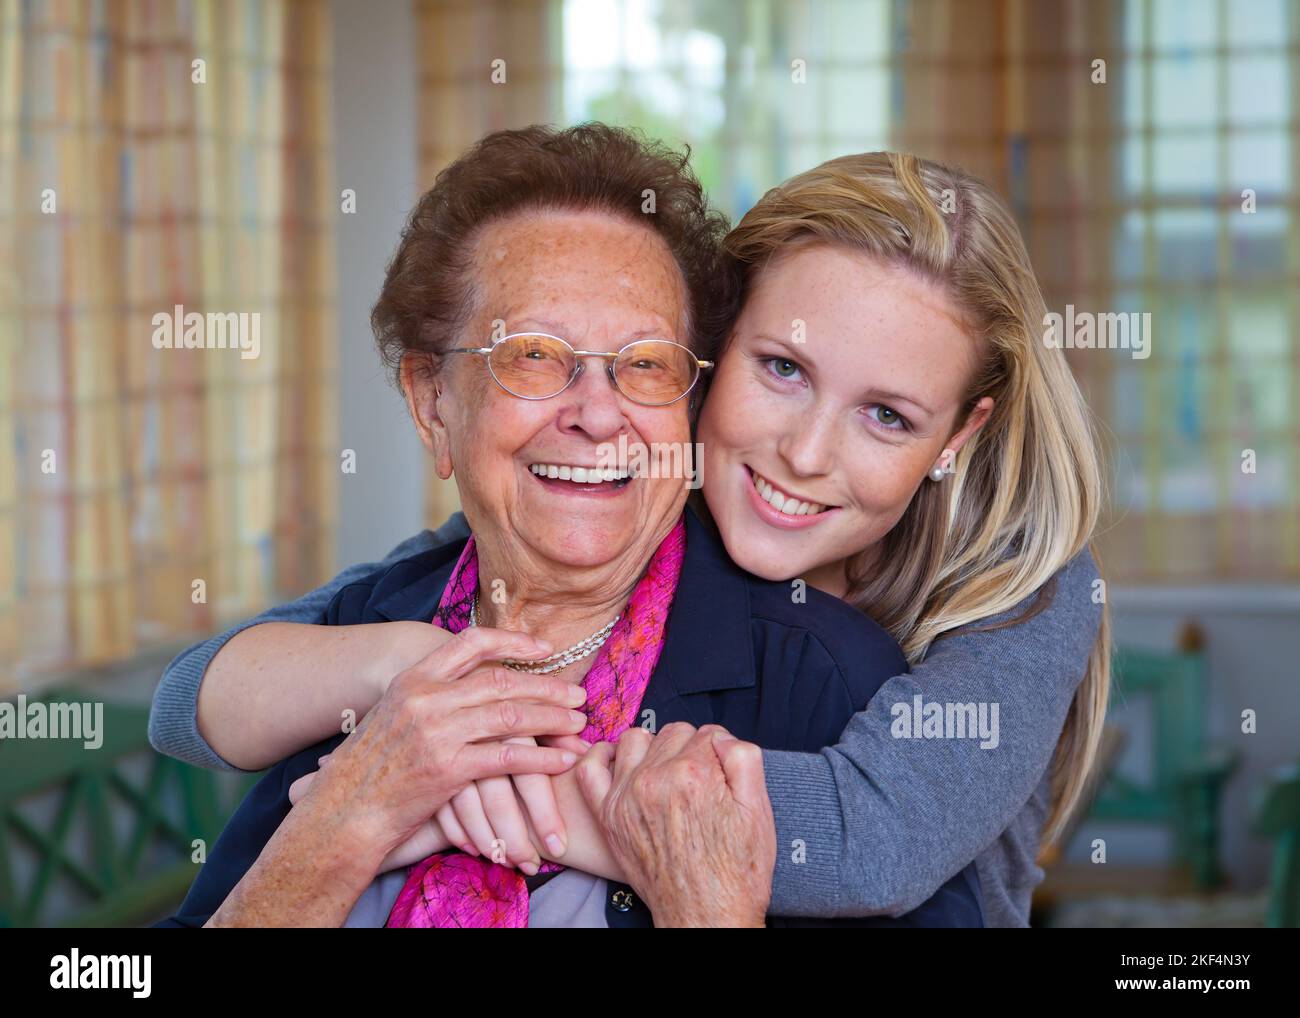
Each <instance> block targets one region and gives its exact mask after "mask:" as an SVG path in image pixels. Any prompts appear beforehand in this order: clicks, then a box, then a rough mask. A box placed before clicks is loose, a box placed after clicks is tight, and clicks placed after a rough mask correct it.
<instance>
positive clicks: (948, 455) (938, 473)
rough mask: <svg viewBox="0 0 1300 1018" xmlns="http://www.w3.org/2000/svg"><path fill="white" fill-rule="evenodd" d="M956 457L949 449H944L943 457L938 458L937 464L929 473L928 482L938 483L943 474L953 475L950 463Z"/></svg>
mask: <svg viewBox="0 0 1300 1018" xmlns="http://www.w3.org/2000/svg"><path fill="white" fill-rule="evenodd" d="M956 455H957V454H956V453H955V452H953V451H952V450H951V449H945V450H944V451H943V455H942V456H940V457H939V462H938V463H936V464H935V465H934V467H933V469H931V471H930V480H932V481H934V482H935V483H938V482H939V481H942V480H943V478H944V475H945V474H951V473H955V471H954V470H953V469H952V461H953V457H954V456H956Z"/></svg>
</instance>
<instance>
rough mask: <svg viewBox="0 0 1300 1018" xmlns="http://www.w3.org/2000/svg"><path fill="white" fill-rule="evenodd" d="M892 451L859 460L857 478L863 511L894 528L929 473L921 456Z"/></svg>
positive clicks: (854, 479)
mask: <svg viewBox="0 0 1300 1018" xmlns="http://www.w3.org/2000/svg"><path fill="white" fill-rule="evenodd" d="M892 452H896V450H881V451H880V453H879V454H878V455H875V456H865V455H864V456H861V457H858V458H857V468H856V470H855V472H854V473H855V476H854V478H853V491H854V495H855V497H856V499H857V503H858V505H859V506H861V507H862V511H863V512H864V513H866V514H867V515H869V516H871V517H873V518H879V519H881V520H884V521H886V522H887V523H888V525H889V526H891V527H892V526H893V525H894V524H895V523H897V522H898V520H899V519H900V518H901V517H902V515H903V513H904V512H905V511H906V510H907V507H908V505H909V504H910V503H911V501H912V497H913V496H914V495H915V494H916V490H917V488H918V487H919V486H920V484H921V483H922V482H923V481H924V480H925V474H926V471H925V467H924V464H922V462H921V461H920V460H919V459H918V458H917V457H915V456H913V455H906V456H897V455H888V453H892Z"/></svg>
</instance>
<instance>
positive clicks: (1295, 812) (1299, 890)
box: [1252, 764, 1300, 929]
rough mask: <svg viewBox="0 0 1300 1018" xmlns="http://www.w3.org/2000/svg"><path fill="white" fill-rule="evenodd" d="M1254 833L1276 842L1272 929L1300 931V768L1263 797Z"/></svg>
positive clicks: (1282, 773)
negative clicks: (1294, 929) (1297, 929)
mask: <svg viewBox="0 0 1300 1018" xmlns="http://www.w3.org/2000/svg"><path fill="white" fill-rule="evenodd" d="M1252 829H1253V831H1254V833H1256V834H1258V835H1260V836H1262V837H1266V838H1276V839H1277V841H1276V843H1275V844H1274V846H1273V867H1272V873H1271V876H1270V880H1269V900H1268V925H1269V926H1271V927H1273V928H1275V929H1293V928H1295V927H1300V764H1294V765H1292V766H1290V767H1286V768H1284V769H1283V770H1281V771H1279V772H1278V774H1277V776H1276V777H1275V778H1274V780H1273V783H1272V784H1270V785H1269V786H1268V788H1266V789H1265V790H1264V794H1263V795H1262V796H1261V797H1260V804H1259V809H1258V810H1257V811H1256V813H1255V822H1254V825H1253V828H1252Z"/></svg>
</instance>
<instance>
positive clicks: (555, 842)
mask: <svg viewBox="0 0 1300 1018" xmlns="http://www.w3.org/2000/svg"><path fill="white" fill-rule="evenodd" d="M546 847H547V848H548V849H550V850H551V855H564V839H563V838H561V837H560V836H559V835H558V834H548V835H547V836H546Z"/></svg>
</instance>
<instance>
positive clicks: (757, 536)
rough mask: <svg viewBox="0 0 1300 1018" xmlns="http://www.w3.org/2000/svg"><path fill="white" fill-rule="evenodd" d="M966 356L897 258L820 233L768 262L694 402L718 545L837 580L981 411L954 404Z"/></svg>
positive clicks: (952, 320)
mask: <svg viewBox="0 0 1300 1018" xmlns="http://www.w3.org/2000/svg"><path fill="white" fill-rule="evenodd" d="M801 323H802V324H801ZM976 356H977V354H976V344H975V340H974V339H973V338H971V336H970V335H969V334H968V333H967V332H966V331H965V329H964V328H963V326H962V324H961V321H960V315H959V312H958V310H957V308H956V307H955V306H954V305H953V304H952V302H951V300H950V299H949V298H948V297H947V295H946V294H945V292H944V291H943V289H942V288H941V287H939V286H937V285H935V284H933V283H931V282H929V281H927V280H925V279H922V278H921V277H920V276H919V275H917V274H915V273H913V272H910V271H908V270H906V269H902V268H899V267H896V266H890V265H883V264H881V263H879V262H877V261H876V260H875V259H873V258H871V257H869V256H867V255H865V254H861V253H858V252H855V251H851V250H848V249H844V248H839V247H830V246H826V245H820V244H818V245H809V246H803V247H800V248H796V249H794V250H793V251H792V252H791V253H789V254H787V255H784V256H782V257H781V258H779V259H777V260H776V261H775V262H773V263H772V264H771V265H770V266H769V267H768V268H767V269H766V270H765V271H764V272H763V274H762V275H761V276H760V277H759V279H758V280H757V281H756V283H755V285H754V287H753V288H752V290H751V293H750V296H749V299H748V301H747V303H746V305H745V307H744V310H743V311H742V312H741V315H740V317H739V318H738V319H737V321H736V325H735V328H734V330H733V333H732V338H731V343H730V346H729V347H728V349H727V352H726V354H725V355H724V356H723V358H722V361H721V363H720V364H719V365H718V367H717V369H716V377H715V378H714V381H713V384H712V386H711V388H710V390H709V396H708V399H707V400H706V401H705V405H704V409H703V411H702V412H701V417H700V427H699V440H700V442H701V444H702V445H703V454H704V463H703V466H704V470H703V475H704V476H703V481H704V495H705V498H706V500H707V501H708V504H709V511H710V512H711V513H712V514H713V517H714V519H715V520H716V521H717V524H718V527H719V529H720V531H721V533H722V538H723V541H724V543H725V544H726V546H727V551H728V552H729V553H730V555H731V557H732V558H733V559H734V560H735V561H736V562H737V563H738V564H739V565H740V566H742V567H743V568H745V569H747V570H749V571H750V572H751V573H754V574H756V575H758V576H762V577H765V578H767V579H773V580H784V579H790V578H792V577H802V578H804V579H805V580H807V581H808V582H809V583H810V584H812V585H814V586H816V587H819V588H821V589H823V590H826V591H828V592H830V593H833V594H837V595H842V594H843V593H844V591H845V580H844V563H845V559H846V558H848V557H850V556H852V555H855V554H857V553H858V552H861V551H863V550H865V549H868V548H870V547H872V546H874V545H875V544H876V542H878V541H879V540H880V539H881V538H882V537H883V536H884V535H885V534H886V533H888V531H889V530H890V529H891V528H892V527H893V526H894V524H895V523H897V522H898V520H899V518H900V517H901V516H902V515H903V511H904V510H905V509H906V508H907V505H908V503H909V502H910V501H911V499H912V496H913V494H915V492H916V490H917V488H918V486H920V485H921V484H922V483H925V484H931V483H935V482H932V481H930V480H928V478H927V475H928V473H929V471H930V470H931V469H932V468H933V467H934V466H935V465H936V463H937V461H939V459H940V457H941V456H942V454H943V450H944V449H945V448H948V449H953V450H954V451H955V450H956V449H957V448H960V446H961V444H962V443H963V442H965V441H966V439H967V438H969V436H970V435H971V434H973V433H974V431H975V430H976V429H977V428H978V427H979V425H980V424H982V423H983V421H984V419H985V418H986V417H987V414H988V409H989V408H991V406H992V401H991V400H987V399H986V400H982V401H981V403H980V405H979V408H978V409H977V410H976V411H974V412H973V413H972V414H971V415H970V417H969V418H966V417H964V416H963V415H962V412H961V411H962V406H961V401H962V399H963V398H964V397H965V395H966V389H967V386H968V385H969V384H970V381H971V378H972V377H973V375H974V371H975V369H976V366H977V365H976ZM939 483H951V482H950V481H943V482H939Z"/></svg>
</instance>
